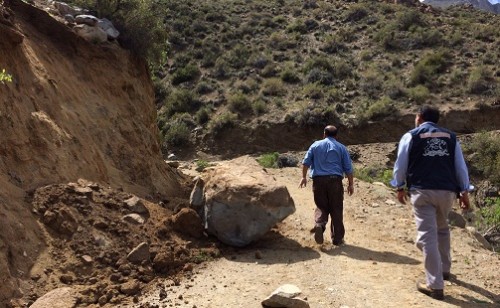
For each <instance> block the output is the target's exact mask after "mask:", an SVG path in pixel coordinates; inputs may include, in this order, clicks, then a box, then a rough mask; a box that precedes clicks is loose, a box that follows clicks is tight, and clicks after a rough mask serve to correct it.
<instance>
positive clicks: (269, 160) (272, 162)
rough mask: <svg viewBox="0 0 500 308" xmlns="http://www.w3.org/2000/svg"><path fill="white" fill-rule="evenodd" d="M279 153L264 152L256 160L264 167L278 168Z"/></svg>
mask: <svg viewBox="0 0 500 308" xmlns="http://www.w3.org/2000/svg"><path fill="white" fill-rule="evenodd" d="M279 156H280V155H279V153H278V152H274V153H266V154H262V156H260V157H259V158H257V162H258V163H259V164H260V165H261V166H262V167H264V168H278V158H279Z"/></svg>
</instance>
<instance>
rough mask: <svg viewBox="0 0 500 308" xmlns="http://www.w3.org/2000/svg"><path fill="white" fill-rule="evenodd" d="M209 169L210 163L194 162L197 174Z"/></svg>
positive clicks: (201, 160) (203, 161)
mask: <svg viewBox="0 0 500 308" xmlns="http://www.w3.org/2000/svg"><path fill="white" fill-rule="evenodd" d="M208 167H210V163H209V162H208V161H206V160H203V159H200V160H197V161H196V168H195V170H196V171H198V172H202V171H203V170H205V169H206V168H208Z"/></svg>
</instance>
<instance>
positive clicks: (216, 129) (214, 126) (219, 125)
mask: <svg viewBox="0 0 500 308" xmlns="http://www.w3.org/2000/svg"><path fill="white" fill-rule="evenodd" d="M237 119H238V115H236V114H234V113H232V112H224V113H222V114H220V115H218V116H216V117H213V118H212V119H211V120H210V122H209V125H208V128H209V129H210V131H211V132H212V133H214V134H218V133H220V132H222V131H223V130H224V129H227V128H230V127H234V126H235V124H236V120H237Z"/></svg>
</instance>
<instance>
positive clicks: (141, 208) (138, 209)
mask: <svg viewBox="0 0 500 308" xmlns="http://www.w3.org/2000/svg"><path fill="white" fill-rule="evenodd" d="M123 202H125V205H126V206H127V208H128V209H129V210H130V211H131V212H134V213H138V214H148V215H149V210H148V209H147V208H146V206H145V205H144V203H142V201H141V199H140V198H139V197H137V196H132V197H130V198H128V199H127V200H125V201H123Z"/></svg>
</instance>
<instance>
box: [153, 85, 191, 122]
mask: <svg viewBox="0 0 500 308" xmlns="http://www.w3.org/2000/svg"><path fill="white" fill-rule="evenodd" d="M199 106H200V102H199V100H198V98H197V97H196V96H195V95H194V94H193V92H192V91H190V90H188V89H177V90H175V91H173V92H172V93H170V95H169V96H168V97H167V98H166V99H165V104H164V105H163V107H162V109H161V110H160V111H163V112H161V113H165V114H167V115H168V116H172V115H173V114H175V113H181V112H193V111H196V110H198V108H199Z"/></svg>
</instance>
